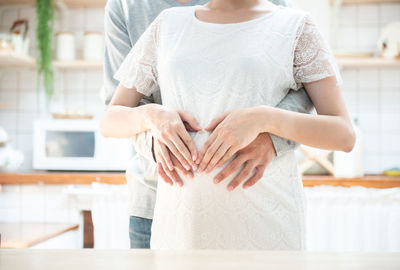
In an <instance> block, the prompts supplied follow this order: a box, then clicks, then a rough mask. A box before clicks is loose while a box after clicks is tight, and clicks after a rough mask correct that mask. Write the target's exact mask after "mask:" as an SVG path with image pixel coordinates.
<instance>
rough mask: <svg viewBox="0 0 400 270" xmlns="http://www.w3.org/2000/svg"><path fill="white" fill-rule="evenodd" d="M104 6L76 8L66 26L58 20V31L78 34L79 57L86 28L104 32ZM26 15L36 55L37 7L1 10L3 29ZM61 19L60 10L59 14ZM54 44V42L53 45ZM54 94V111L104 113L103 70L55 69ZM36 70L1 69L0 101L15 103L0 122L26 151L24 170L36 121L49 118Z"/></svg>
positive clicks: (28, 167)
mask: <svg viewBox="0 0 400 270" xmlns="http://www.w3.org/2000/svg"><path fill="white" fill-rule="evenodd" d="M103 16H104V10H103V9H102V8H90V9H85V8H76V9H70V10H69V11H68V18H69V19H68V20H67V22H68V23H67V25H66V26H65V27H64V28H63V27H62V26H61V23H60V21H59V20H56V23H55V26H54V28H55V32H57V31H61V30H65V31H72V32H74V33H75V45H76V49H77V58H78V59H79V58H81V57H82V45H83V36H84V32H86V31H96V32H103ZM17 18H27V19H29V23H30V31H29V33H28V37H29V38H30V41H31V46H30V54H31V55H32V56H34V55H35V32H34V29H35V27H36V26H35V25H36V23H35V10H34V9H33V8H28V7H21V8H12V9H6V10H4V11H3V12H2V13H0V29H2V30H6V29H9V28H10V26H11V24H12V22H13V20H15V19H17ZM56 18H60V13H59V12H57V13H56ZM53 46H54V47H55V44H53ZM54 72H55V74H54V78H55V80H54V95H53V100H52V102H51V104H50V110H51V111H56V112H60V111H64V110H73V111H85V112H87V113H90V114H93V115H95V116H99V115H101V113H102V112H103V110H104V105H103V102H102V100H101V99H100V89H101V87H102V78H103V75H102V70H101V69H87V70H67V71H62V70H57V69H56V70H55V71H54ZM36 78H37V74H36V70H34V69H14V70H0V103H1V104H4V103H5V104H8V103H10V104H13V105H14V106H13V107H11V108H7V109H4V110H0V125H1V126H2V127H3V128H5V129H6V131H7V133H8V135H9V136H10V138H11V140H12V142H11V144H12V145H13V146H14V147H16V148H17V149H19V150H22V151H23V152H24V156H25V161H24V164H23V166H22V168H21V170H24V171H27V170H31V169H32V139H33V138H32V135H33V134H32V130H33V121H34V119H37V118H42V117H47V115H46V114H45V113H44V112H45V109H44V103H43V100H44V97H43V95H42V96H38V94H37V90H36Z"/></svg>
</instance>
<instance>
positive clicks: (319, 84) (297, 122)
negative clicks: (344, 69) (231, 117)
mask: <svg viewBox="0 0 400 270" xmlns="http://www.w3.org/2000/svg"><path fill="white" fill-rule="evenodd" d="M304 87H305V88H306V90H307V93H308V94H309V96H310V98H311V100H312V102H313V103H314V106H315V109H316V111H317V113H318V115H309V114H301V113H294V112H291V111H286V110H281V109H278V108H271V107H267V106H261V107H257V108H255V109H254V115H255V118H256V119H257V120H256V121H259V123H260V129H261V131H263V130H265V131H268V132H270V133H272V134H275V135H277V136H281V137H284V138H287V139H289V140H294V141H297V142H299V143H302V144H306V145H309V146H313V147H318V148H323V149H328V150H341V151H345V152H350V151H351V150H352V149H353V146H354V143H355V139H356V138H355V133H354V130H353V126H352V124H351V121H350V119H349V115H348V113H347V110H346V106H345V103H344V100H343V97H342V94H341V92H340V88H339V87H338V86H336V79H335V77H329V78H326V79H323V80H319V81H316V82H312V83H304Z"/></svg>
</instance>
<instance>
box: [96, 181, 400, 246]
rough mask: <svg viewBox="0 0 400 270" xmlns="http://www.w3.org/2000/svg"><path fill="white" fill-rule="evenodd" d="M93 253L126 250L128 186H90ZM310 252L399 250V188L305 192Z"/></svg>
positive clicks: (332, 189) (337, 188)
mask: <svg viewBox="0 0 400 270" xmlns="http://www.w3.org/2000/svg"><path fill="white" fill-rule="evenodd" d="M92 189H93V193H92V194H93V205H92V218H93V224H94V242H95V248H99V249H108V248H118V249H121V248H122V249H124V248H129V219H128V211H127V201H128V200H127V186H126V185H106V184H98V183H95V184H93V185H92ZM305 192H306V197H307V249H308V250H310V251H371V252H372V251H376V252H385V251H400V188H392V189H371V188H363V187H351V188H345V187H331V186H317V187H312V188H305Z"/></svg>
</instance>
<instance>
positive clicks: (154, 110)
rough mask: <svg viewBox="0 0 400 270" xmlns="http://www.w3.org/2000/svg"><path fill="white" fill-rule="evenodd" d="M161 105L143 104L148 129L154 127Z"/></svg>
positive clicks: (144, 119)
mask: <svg viewBox="0 0 400 270" xmlns="http://www.w3.org/2000/svg"><path fill="white" fill-rule="evenodd" d="M160 106H161V105H159V104H156V103H151V104H146V105H143V106H141V107H143V122H144V125H145V126H146V129H151V128H152V127H153V124H154V120H155V119H157V118H158V113H159V111H160Z"/></svg>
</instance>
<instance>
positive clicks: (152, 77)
mask: <svg viewBox="0 0 400 270" xmlns="http://www.w3.org/2000/svg"><path fill="white" fill-rule="evenodd" d="M160 17H161V15H159V16H158V17H157V18H156V19H155V20H154V21H153V22H152V23H151V24H150V26H149V27H148V28H147V29H146V31H145V32H144V33H143V34H142V36H141V37H140V38H139V40H138V41H137V42H136V44H135V45H134V46H133V48H132V49H131V50H130V52H129V54H128V55H127V56H126V58H125V59H124V61H123V62H122V64H121V66H120V67H119V69H118V70H117V72H116V73H115V74H114V78H115V79H116V80H118V81H119V82H120V83H121V84H122V85H123V86H125V87H126V88H133V87H135V88H136V90H137V91H138V92H140V93H142V94H144V95H146V96H150V95H151V94H152V93H154V92H155V91H156V90H158V82H157V47H158V31H159V25H160Z"/></svg>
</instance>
